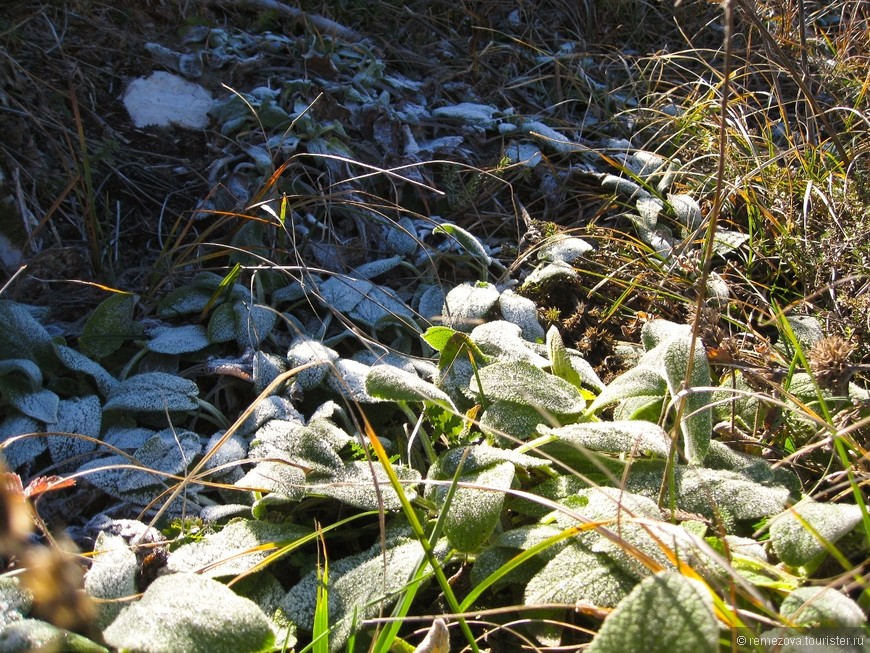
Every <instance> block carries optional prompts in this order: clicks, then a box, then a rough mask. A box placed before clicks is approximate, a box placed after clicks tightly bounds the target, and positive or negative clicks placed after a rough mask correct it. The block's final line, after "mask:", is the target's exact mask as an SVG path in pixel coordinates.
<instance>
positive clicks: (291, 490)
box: [235, 460, 305, 501]
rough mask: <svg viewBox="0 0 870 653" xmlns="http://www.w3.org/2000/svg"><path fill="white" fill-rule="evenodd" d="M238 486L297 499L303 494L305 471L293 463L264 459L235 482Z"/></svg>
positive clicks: (293, 499)
mask: <svg viewBox="0 0 870 653" xmlns="http://www.w3.org/2000/svg"><path fill="white" fill-rule="evenodd" d="M235 485H236V486H237V487H240V488H252V489H256V490H257V491H259V492H271V493H274V494H280V495H281V496H283V497H286V498H287V499H288V500H289V501H299V500H300V499H301V498H302V497H303V496H304V495H305V487H304V485H305V473H304V472H303V471H302V470H301V469H299V467H297V466H295V465H290V464H287V463H284V462H273V461H271V460H264V461H262V462H259V463H257V464H256V465H255V466H254V467H253V469H251V471H249V472H248V473H247V474H245V475H244V476H242V478H240V479H239V480H237V481H236V482H235Z"/></svg>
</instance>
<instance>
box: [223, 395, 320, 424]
mask: <svg viewBox="0 0 870 653" xmlns="http://www.w3.org/2000/svg"><path fill="white" fill-rule="evenodd" d="M273 419H277V420H283V421H285V422H297V423H298V424H299V425H300V426H302V425H303V424H304V423H305V417H304V416H303V415H302V413H300V412H299V410H298V409H297V408H296V407H295V406H294V405H293V402H291V401H290V400H289V399H287V398H286V397H281V396H279V395H272V396H271V397H266V398H265V399H264V400H263V401H260V402H258V403H257V405H256V406H254V411H253V412H252V413H251V415H250V417H248V419H246V420H245V421H244V422H243V423H242V425H241V426H240V427H239V433H240V434H249V433H253V432H254V431H256V430H257V429H258V428H260V427H261V426H263V424H265V423H266V422H268V421H269V420H273Z"/></svg>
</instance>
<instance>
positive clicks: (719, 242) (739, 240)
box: [713, 229, 751, 257]
mask: <svg viewBox="0 0 870 653" xmlns="http://www.w3.org/2000/svg"><path fill="white" fill-rule="evenodd" d="M750 238H751V236H750V235H749V234H745V233H743V232H741V231H733V230H731V229H717V230H716V233H715V234H714V235H713V251H714V252H715V253H716V254H718V255H719V256H722V257H724V256H726V255H728V254H730V253H731V252H733V251H734V250H736V249H739V248H740V247H743V245H745V244H746V243H748V242H749V240H750Z"/></svg>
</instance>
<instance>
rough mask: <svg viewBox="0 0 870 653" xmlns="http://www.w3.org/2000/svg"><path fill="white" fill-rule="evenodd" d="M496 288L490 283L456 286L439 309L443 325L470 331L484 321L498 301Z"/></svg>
mask: <svg viewBox="0 0 870 653" xmlns="http://www.w3.org/2000/svg"><path fill="white" fill-rule="evenodd" d="M498 297H499V292H498V289H497V288H496V287H495V286H494V285H492V284H490V283H477V284H475V285H470V284H463V285H461V286H456V288H454V289H453V290H451V291H450V292H448V293H447V296H446V297H445V298H444V306H443V308H442V309H441V314H442V316H443V318H442V319H443V320H444V324H445V326H449V327H451V328H453V329H456V330H458V331H465V332H466V333H467V332H470V331H471V330H472V329H473V328H474V327H475V326H477V325H478V324H480V323H481V322H485V321H486V319H487V317H488V316H489V313H490V311H491V310H492V309H493V307H494V306H495V304H496V302H498Z"/></svg>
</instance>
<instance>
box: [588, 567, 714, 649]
mask: <svg viewBox="0 0 870 653" xmlns="http://www.w3.org/2000/svg"><path fill="white" fill-rule="evenodd" d="M639 642H642V643H643V647H644V651H645V652H646V653H700V652H709V653H715V651H718V650H719V624H718V622H717V620H716V616H715V614H714V613H713V600H712V598H711V597H710V593H709V591H708V590H707V589H706V587H705V586H704V585H703V584H701V583H700V582H698V581H693V580H690V579H689V578H686V577H685V576H683V575H682V574H680V573H677V572H671V571H667V572H662V573H660V574H657V575H655V576H650V577H649V578H646V579H644V580H643V581H641V583H640V584H639V585H638V586H637V587H635V588H634V589H633V590H632V591H631V593H630V594H629V595H628V596H627V597H625V598H624V599H623V600H622V601H620V602H619V604H618V605H617V606H616V609H615V610H614V611H613V612H611V613H610V614H609V615H608V616H607V618H606V619H605V620H604V623H603V624H602V625H601V629H600V630H599V631H598V634H597V635H596V636H595V639H593V640H592V645H591V646H590V647H589V651H590V653H623V652H624V651H631V650H635V648H636V647H637V645H638V643H639Z"/></svg>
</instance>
